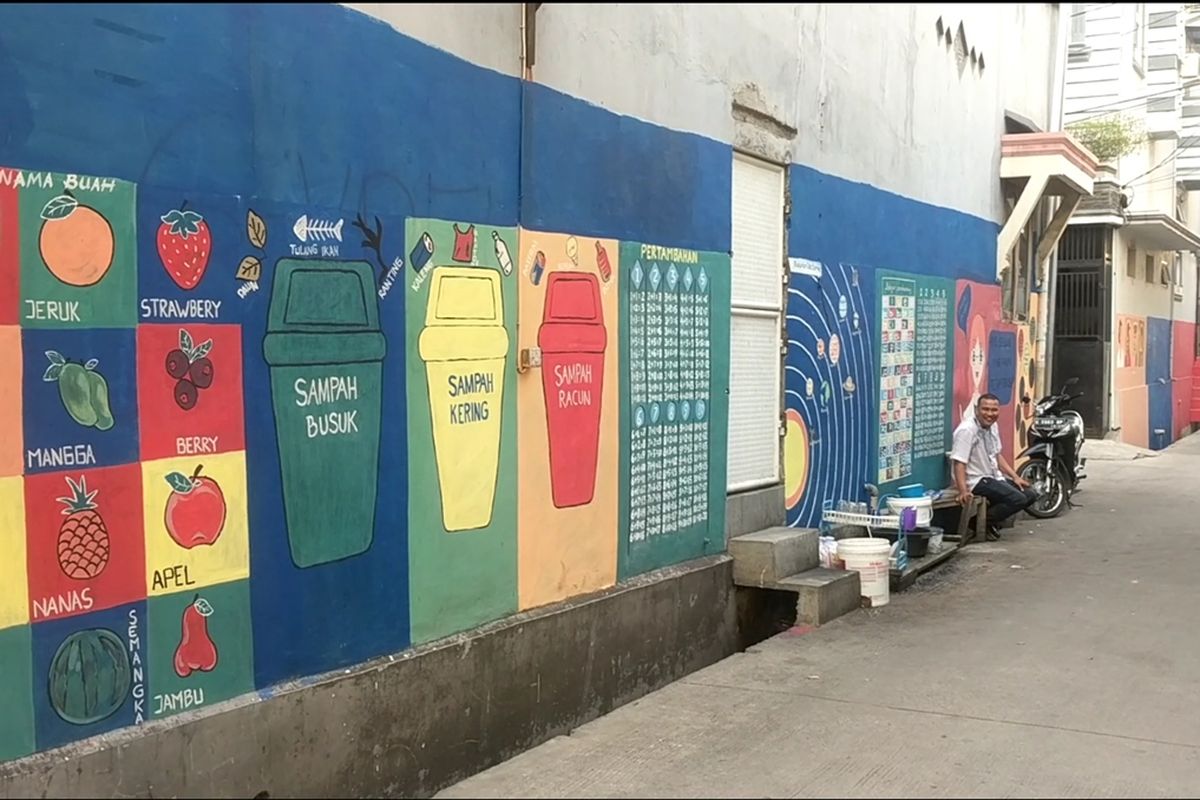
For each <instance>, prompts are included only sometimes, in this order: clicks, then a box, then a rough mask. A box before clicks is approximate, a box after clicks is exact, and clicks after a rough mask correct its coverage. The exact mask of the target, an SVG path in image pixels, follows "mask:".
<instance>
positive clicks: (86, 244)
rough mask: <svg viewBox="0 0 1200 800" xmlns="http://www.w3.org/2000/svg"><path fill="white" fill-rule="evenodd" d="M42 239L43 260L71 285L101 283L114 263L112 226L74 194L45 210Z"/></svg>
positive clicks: (54, 201) (59, 277)
mask: <svg viewBox="0 0 1200 800" xmlns="http://www.w3.org/2000/svg"><path fill="white" fill-rule="evenodd" d="M41 216H42V219H43V220H44V221H43V222H42V232H41V236H40V237H39V238H38V247H39V249H40V250H41V254H42V261H43V262H44V263H45V264H46V269H48V270H50V273H51V274H52V275H54V277H56V278H58V279H59V280H60V281H62V282H63V283H65V284H67V285H68V286H92V285H93V284H96V283H99V282H100V281H101V280H102V279H103V278H104V276H105V275H106V274H107V273H108V269H109V267H111V266H112V263H113V253H114V251H115V242H114V240H113V230H112V225H110V224H109V223H108V220H107V219H105V218H104V215H103V214H101V213H100V212H99V211H97V210H96V209H94V208H90V207H88V206H85V205H83V204H81V203H80V202H79V201H78V200H76V199H75V198H74V197H72V196H71V195H67V194H64V195H59V196H58V197H55V198H53V199H52V200H51V201H50V202H49V203H47V204H46V206H45V208H43V209H42V214H41Z"/></svg>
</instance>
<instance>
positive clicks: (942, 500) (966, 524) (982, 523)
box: [933, 486, 987, 545]
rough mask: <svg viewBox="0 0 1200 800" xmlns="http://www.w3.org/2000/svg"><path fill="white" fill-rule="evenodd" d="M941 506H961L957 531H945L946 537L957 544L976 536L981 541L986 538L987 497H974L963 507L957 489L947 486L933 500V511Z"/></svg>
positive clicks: (966, 542)
mask: <svg viewBox="0 0 1200 800" xmlns="http://www.w3.org/2000/svg"><path fill="white" fill-rule="evenodd" d="M942 508H962V514H960V515H959V518H958V533H956V534H950V533H947V534H946V539H948V540H949V541H952V542H958V543H959V545H964V544H968V543H969V542H971V541H974V539H975V538H976V537H978V538H979V539H980V540H981V541H985V540H986V539H987V499H985V498H983V497H976V498H975V499H974V500H972V501H971V504H970V505H969V506H967V507H965V508H963V506H962V505H961V504H960V503H959V502H958V489H956V488H955V487H953V486H949V487H947V488H945V489H943V490H942V496H941V497H939V498H938V499H936V500H934V501H933V510H934V511H937V510H938V509H942ZM972 519H974V520H975V525H974V528H972V526H971V520H972Z"/></svg>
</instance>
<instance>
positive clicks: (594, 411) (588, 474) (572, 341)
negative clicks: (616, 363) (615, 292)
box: [538, 272, 608, 508]
mask: <svg viewBox="0 0 1200 800" xmlns="http://www.w3.org/2000/svg"><path fill="white" fill-rule="evenodd" d="M607 343H608V333H607V331H606V330H605V328H604V310H603V307H602V306H601V304H600V282H599V281H598V280H596V276H595V275H593V274H591V273H587V272H552V273H551V274H550V277H549V279H548V280H547V282H546V305H545V307H544V309H543V311H542V326H541V328H540V329H539V330H538V346H539V347H540V348H541V350H542V390H543V392H544V394H545V399H546V429H547V430H546V435H547V438H548V439H549V442H550V494H551V497H552V499H553V502H554V505H555V507H557V508H570V507H572V506H584V505H587V504H588V503H590V502H592V496H593V495H594V494H595V490H596V458H597V454H598V453H599V447H600V411H601V403H602V401H603V397H604V348H605V346H606V345H607Z"/></svg>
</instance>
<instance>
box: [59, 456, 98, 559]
mask: <svg viewBox="0 0 1200 800" xmlns="http://www.w3.org/2000/svg"><path fill="white" fill-rule="evenodd" d="M67 485H68V486H70V487H71V492H72V494H73V496H72V497H60V498H58V501H59V502H60V503H66V505H67V507H66V508H65V509H63V514H66V516H67V518H66V519H65V520H63V524H62V526H61V527H60V528H59V529H58V565H59V566H60V567H62V571H63V573H65V574H66V576H67V577H68V578H75V579H76V580H81V581H84V580H87V579H89V578H95V577H96V576H97V575H99V574H100V573H101V572H103V571H104V568H105V567H106V566H108V549H109V545H108V526H107V525H105V524H104V519H103V518H102V517H101V516H100V514H99V513H98V512H97V511H96V504H95V503H94V502H92V501H93V500H95V498H96V491H91V492H89V491H88V490H87V481H86V480H85V479H84V477H83V476H82V475H81V476H79V483H76V482H75V481H73V480H71V479H70V478H67Z"/></svg>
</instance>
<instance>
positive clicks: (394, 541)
mask: <svg viewBox="0 0 1200 800" xmlns="http://www.w3.org/2000/svg"><path fill="white" fill-rule="evenodd" d="M1061 8H1062V7H1061V6H1060V5H1058V4H1032V3H1030V4H1026V3H1021V4H991V5H980V4H939V5H929V4H879V5H874V6H863V5H832V4H708V5H703V6H702V5H698V4H697V5H682V4H658V3H645V4H634V3H629V4H626V3H580V4H569V3H562V4H558V3H549V4H539V3H481V4H457V3H450V4H433V3H406V4H398V3H362V4H354V5H352V6H346V5H342V4H328V3H324V4H309V5H304V6H302V7H301V6H282V5H273V4H215V5H201V4H194V5H193V4H103V5H98V6H84V5H61V6H55V5H50V4H41V5H37V4H14V3H9V4H0V78H3V79H2V80H0V108H2V109H3V114H0V375H2V376H3V378H4V381H5V384H4V386H5V390H4V391H3V392H0V427H2V428H3V430H2V431H0V433H2V434H3V435H0V544H2V546H3V552H4V554H5V555H6V556H8V557H7V558H4V559H0V682H2V683H0V696H3V698H4V701H3V712H4V713H3V714H0V761H4V762H6V763H5V765H4V769H5V785H4V789H5V791H6V793H7V794H8V795H12V796H24V795H35V794H39V793H44V791H45V787H47V786H51V785H53V786H69V787H70V789H69V791H71V792H72V793H74V794H78V795H87V796H103V797H111V796H118V795H120V796H143V795H147V794H156V795H169V796H185V795H187V796H191V795H206V794H208V795H211V794H213V793H219V794H222V795H239V796H240V795H245V796H255V795H259V794H260V793H261V794H262V795H263V796H265V795H266V793H267V792H269V793H270V794H272V795H278V796H293V795H294V796H315V795H319V794H326V793H327V794H329V795H336V796H346V795H353V796H363V797H367V796H384V795H386V796H419V797H424V796H432V795H434V794H436V793H437V791H438V790H439V789H440V788H441V787H443V786H444V785H446V784H447V783H449V782H452V781H454V780H457V779H460V778H462V777H465V776H466V775H468V774H470V773H471V772H474V771H477V770H479V769H482V768H485V767H487V766H489V765H491V764H493V763H495V762H496V761H497V760H499V759H502V758H507V757H509V756H511V755H514V754H515V753H517V752H519V751H520V750H521V749H523V748H526V747H529V746H532V745H534V744H537V743H539V742H541V741H544V740H545V739H547V738H550V737H552V736H556V735H559V734H561V733H564V732H567V731H569V730H571V729H572V728H573V727H575V726H577V725H579V724H581V723H583V722H585V721H587V720H588V719H590V718H592V717H594V716H595V715H597V714H600V713H604V712H607V711H608V710H611V709H613V708H615V707H617V706H619V705H620V704H622V703H626V702H629V701H632V700H634V699H636V698H637V697H638V696H640V695H641V694H643V693H645V692H647V691H651V690H653V689H656V688H658V687H660V686H662V685H664V684H665V683H667V682H670V681H672V680H675V679H677V678H680V677H682V676H683V675H685V674H687V673H688V672H690V671H693V670H696V669H699V668H701V667H703V666H706V665H707V664H709V663H712V662H713V661H715V660H717V659H719V658H722V657H725V656H727V655H729V654H731V653H732V652H734V651H735V650H736V649H737V648H738V646H739V640H738V633H739V632H738V626H737V616H738V611H739V605H740V604H739V603H738V602H737V600H736V597H735V592H734V590H733V586H732V570H733V568H732V565H731V563H730V558H729V557H728V555H727V536H737V535H740V534H744V533H748V532H751V531H757V530H762V529H766V528H772V527H776V526H779V525H781V524H785V523H786V524H789V525H793V526H804V527H808V526H812V525H814V523H816V522H817V521H818V520H819V519H820V516H821V509H822V507H823V506H824V505H825V504H827V503H837V502H838V501H840V500H863V499H865V498H866V496H867V493H868V488H867V487H868V485H874V486H876V487H878V488H879V489H880V490H881V491H885V492H886V491H889V490H892V489H894V488H895V487H898V486H899V485H901V484H904V483H913V482H922V483H925V484H926V485H928V486H930V487H934V486H940V485H944V482H945V481H946V479H947V464H946V458H945V452H946V450H947V449H948V447H949V443H950V436H951V431H952V429H953V427H954V426H955V424H956V423H957V422H958V421H959V420H960V419H961V418H962V416H963V415H964V414H967V413H970V409H971V406H972V403H973V402H974V400H975V399H976V398H977V397H978V396H979V395H981V394H982V393H985V392H991V393H993V394H996V395H997V396H998V397H1000V399H1001V401H1002V413H1001V418H1000V424H1001V426H1002V439H1003V441H1004V446H1005V448H1006V449H1007V451H1008V452H1009V453H1012V452H1014V451H1015V450H1017V449H1019V447H1020V445H1021V444H1022V439H1021V437H1022V435H1023V431H1024V430H1025V429H1026V425H1027V419H1028V414H1027V410H1026V407H1024V406H1023V405H1022V404H1021V398H1022V397H1023V396H1024V395H1025V394H1036V393H1038V392H1039V391H1041V390H1043V388H1044V380H1043V379H1042V376H1043V375H1044V372H1045V367H1044V359H1045V355H1044V354H1045V352H1046V348H1045V347H1044V346H1043V345H1044V343H1045V340H1046V325H1047V320H1048V313H1047V311H1048V308H1047V305H1046V304H1047V299H1046V297H1047V292H1046V291H1044V287H1046V286H1047V285H1049V283H1048V280H1049V279H1048V278H1047V272H1046V271H1047V269H1049V265H1050V264H1051V261H1052V259H1051V258H1050V256H1051V255H1052V254H1053V252H1054V249H1055V247H1056V245H1057V241H1058V237H1059V235H1060V234H1061V232H1062V230H1063V228H1064V226H1065V224H1066V221H1067V219H1068V218H1069V217H1070V215H1071V213H1072V212H1074V211H1075V210H1076V209H1077V208H1078V206H1079V204H1080V202H1081V200H1082V199H1083V198H1086V197H1088V196H1089V195H1090V193H1091V191H1092V182H1093V175H1094V170H1095V164H1094V161H1093V160H1092V159H1091V156H1090V155H1089V154H1088V153H1087V152H1086V151H1085V150H1084V149H1082V148H1081V147H1080V146H1079V145H1078V144H1077V143H1075V142H1073V141H1072V140H1071V139H1070V138H1069V137H1067V136H1066V135H1064V134H1062V133H1061V132H1060V131H1059V129H1060V124H1059V123H1060V119H1061V114H1062V103H1061V99H1062V98H1061V94H1060V92H1059V91H1058V88H1059V87H1060V86H1061V85H1062V82H1063V76H1064V74H1065V68H1066V58H1067V49H1068V39H1069V38H1070V35H1071V30H1072V29H1073V27H1074V25H1075V19H1074V18H1071V19H1070V20H1068V19H1067V17H1066V15H1065V14H1064V13H1063V12H1062V10H1061ZM1087 21H1088V23H1089V24H1090V22H1091V18H1090V17H1089V18H1088V20H1087ZM1154 30H1155V28H1154V27H1153V25H1151V26H1150V27H1149V28H1148V29H1147V32H1148V33H1150V34H1153V32H1154ZM1090 37H1091V33H1090V31H1089V32H1088V40H1089V41H1090ZM1154 44H1155V40H1154V38H1153V36H1151V37H1150V38H1149V39H1148V40H1147V45H1146V46H1147V48H1149V49H1150V54H1149V55H1148V56H1147V58H1148V60H1150V61H1153V59H1154V58H1155V55H1154V53H1155V52H1156V51H1154V49H1153V47H1154ZM1147 75H1154V72H1153V71H1151V72H1148V73H1147ZM1097 102H1099V101H1097ZM1133 171H1134V172H1136V171H1137V170H1136V169H1134V170H1133ZM1123 213H1124V212H1123ZM1135 222H1136V220H1133V221H1131V220H1130V219H1128V218H1127V217H1122V219H1121V223H1122V225H1125V226H1127V227H1128V226H1130V225H1133V224H1135ZM1146 224H1147V225H1149V226H1150V227H1151V228H1152V229H1153V231H1157V232H1158V233H1155V234H1154V235H1156V236H1166V235H1167V234H1168V233H1170V231H1173V230H1174V229H1175V228H1174V223H1170V222H1168V223H1158V222H1154V221H1153V220H1149V221H1148V222H1147V223H1146ZM1164 226H1165V227H1164ZM1163 231H1167V233H1163ZM1147 235H1149V234H1147ZM1146 249H1147V248H1145V247H1142V248H1141V249H1140V250H1139V251H1138V253H1137V257H1138V258H1140V257H1141V252H1142V250H1146ZM1158 249H1159V250H1162V249H1164V248H1161V247H1160V248H1158ZM1155 263H1157V262H1155ZM1189 263H1190V262H1189ZM1139 274H1140V273H1139ZM1150 288H1153V289H1156V290H1157V285H1155V286H1153V287H1150ZM84 365H86V369H85V368H84ZM72 370H73V374H72V372H71V371H72ZM85 373H86V374H85ZM60 378H61V380H59V379H60ZM110 402H111V408H110V407H109V405H110ZM110 411H111V413H109V412H110ZM101 412H104V413H103V414H101ZM189 476H190V477H189ZM64 497H65V498H67V499H66V500H62V499H61V498H64ZM64 506H65V508H64ZM184 509H197V510H195V511H185V510H184ZM62 511H65V512H66V514H65V515H64V514H63V513H60V512H62ZM188 518H190V519H191V524H192V525H193V528H189V529H187V530H182V528H183V525H182V524H176V523H178V522H179V520H181V519H188ZM197 520H198V521H197ZM196 527H199V528H200V530H198V531H197V530H194V528H196ZM191 534H195V536H192V535H191ZM797 538H799V537H797ZM80 664H82V665H83V667H82V668H81V667H80ZM183 712H186V713H183ZM147 722H154V723H155V724H152V725H143V723H147ZM139 726H140V727H139ZM112 732H118V733H117V734H116V735H114V736H107V734H110V733H112ZM59 747H65V748H67V749H66V750H63V751H61V752H58V753H54V754H52V755H48V754H47V753H46V752H45V751H49V750H51V749H53V748H59ZM10 761H11V762H13V763H7V762H10ZM176 765H187V767H188V768H187V769H177V768H175V766H176Z"/></svg>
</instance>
